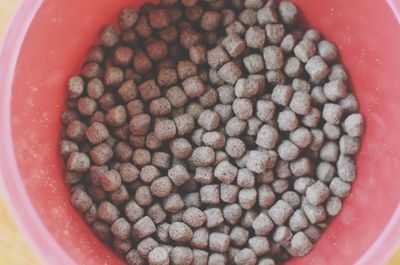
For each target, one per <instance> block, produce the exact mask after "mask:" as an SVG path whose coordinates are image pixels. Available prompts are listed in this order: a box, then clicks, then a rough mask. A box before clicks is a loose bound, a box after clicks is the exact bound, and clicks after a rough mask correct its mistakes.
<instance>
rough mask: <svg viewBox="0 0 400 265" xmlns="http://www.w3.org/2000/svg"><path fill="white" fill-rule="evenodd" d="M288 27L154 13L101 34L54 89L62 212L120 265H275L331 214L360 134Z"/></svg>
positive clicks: (221, 10)
mask: <svg viewBox="0 0 400 265" xmlns="http://www.w3.org/2000/svg"><path fill="white" fill-rule="evenodd" d="M300 13H301V12H300V11H299V10H298V9H297V7H296V6H295V5H294V4H293V3H291V2H290V1H286V0H283V1H276V0H207V1H199V0H161V1H160V4H144V5H143V6H142V7H141V8H140V10H139V11H136V10H135V9H133V8H131V7H126V8H123V9H122V10H121V11H120V13H119V15H118V18H117V23H110V24H107V25H105V26H103V28H102V29H101V30H100V32H99V34H98V43H97V44H94V46H93V47H91V48H90V50H89V52H88V55H87V58H86V61H85V62H84V63H83V65H82V68H81V71H80V73H77V74H75V75H74V76H72V77H71V78H70V79H69V80H68V82H67V84H66V89H67V93H66V95H67V97H68V99H67V110H66V111H65V112H64V113H63V115H62V126H63V132H64V133H63V136H62V140H61V142H60V152H61V155H62V158H63V160H64V163H65V174H64V179H65V182H66V184H67V185H69V187H70V194H71V197H70V198H71V204H72V205H73V206H74V207H75V208H76V209H77V210H78V211H79V212H80V213H81V214H82V216H83V218H84V220H85V221H86V223H87V224H88V225H90V226H91V228H92V229H93V232H94V234H95V235H96V236H97V237H98V238H99V239H100V240H102V241H104V242H105V243H106V244H109V245H110V246H111V247H113V248H114V249H115V251H116V253H117V254H118V255H121V256H124V257H125V259H126V262H127V263H128V264H143V265H145V264H150V265H167V264H176V265H191V264H192V265H203V264H204V265H206V264H210V265H222V264H236V265H253V264H254V265H255V264H260V265H273V264H281V263H282V262H284V261H285V260H286V259H288V258H290V257H292V256H304V255H306V254H307V253H308V252H310V251H311V249H312V247H313V244H314V243H315V242H316V241H317V240H318V239H319V237H320V236H321V233H322V232H323V229H324V228H325V227H326V226H327V224H328V223H329V221H330V220H331V218H333V217H334V216H336V215H338V214H339V212H340V210H341V209H342V207H345V205H342V200H343V199H344V198H345V197H347V196H348V195H349V193H350V190H351V184H352V183H353V182H354V180H355V178H356V175H357V172H356V164H355V161H356V160H355V155H356V154H357V153H358V151H359V150H360V147H361V137H362V135H363V132H364V130H365V122H364V119H363V116H362V115H361V114H360V113H358V111H359V105H358V102H357V99H356V97H355V95H354V94H353V93H352V91H351V89H350V87H349V83H348V79H349V76H348V74H347V72H346V70H345V68H344V66H343V65H341V64H340V62H339V61H338V58H339V52H340V51H339V49H338V48H337V47H336V46H335V44H334V43H333V42H331V41H329V40H325V39H324V38H323V35H322V34H321V33H320V32H318V31H317V30H315V29H308V30H306V31H302V29H301V28H300V22H299V21H300V20H299V14H300ZM114 25H115V26H114Z"/></svg>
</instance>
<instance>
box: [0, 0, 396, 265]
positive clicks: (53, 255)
mask: <svg viewBox="0 0 400 265" xmlns="http://www.w3.org/2000/svg"><path fill="white" fill-rule="evenodd" d="M44 1H45V0H23V1H22V2H21V4H20V6H19V8H18V10H17V12H16V13H15V15H14V18H13V19H12V22H11V24H10V25H9V27H8V30H7V32H6V34H5V35H4V39H3V43H2V44H1V46H0V62H2V63H1V64H0V87H1V88H2V89H0V124H1V125H2V126H0V157H1V159H0V191H1V194H2V195H3V198H4V201H5V203H6V205H7V208H8V210H9V212H10V214H11V216H12V217H13V220H14V221H15V222H16V224H17V226H18V228H19V230H20V231H21V232H22V234H23V235H24V236H25V237H26V239H27V241H28V243H29V246H30V247H31V248H32V249H33V250H34V251H35V253H36V254H38V256H39V258H40V259H41V261H43V262H44V263H45V264H60V265H74V264H77V263H76V262H75V261H74V260H73V259H72V258H71V257H70V256H69V255H68V254H67V253H66V252H65V251H64V249H63V248H62V247H61V246H60V244H59V243H58V242H57V240H55V238H54V237H53V236H52V235H51V234H50V232H49V231H48V229H47V228H46V226H45V225H44V223H43V222H42V220H41V218H40V217H39V215H38V213H37V212H36V210H35V208H34V206H33V205H32V203H31V201H30V199H29V197H28V194H27V192H26V190H25V188H24V183H23V181H22V178H21V174H20V172H19V169H18V165H17V162H16V156H15V152H14V148H13V141H12V139H13V138H12V126H11V96H12V87H13V73H14V70H15V67H16V65H17V62H18V58H19V51H20V49H21V47H22V45H23V42H24V39H25V36H26V34H27V32H28V30H29V27H30V25H31V23H32V21H33V19H34V17H35V15H36V13H37V12H38V10H39V9H40V7H41V5H42V4H43V2H44ZM385 2H386V4H388V6H389V7H390V9H391V10H392V12H393V14H394V16H395V17H396V20H397V21H398V22H399V25H400V1H397V0H385ZM5 176H13V181H8V179H9V178H6V177H5ZM399 243H400V204H399V205H398V207H397V209H396V211H395V212H394V213H393V215H392V217H391V219H390V220H389V222H388V223H387V225H386V226H385V228H384V230H383V231H382V233H381V234H380V235H379V237H378V238H377V239H376V240H375V241H374V243H373V244H372V245H371V246H370V247H369V248H368V250H367V251H366V252H365V253H364V254H363V255H362V256H361V257H360V258H359V259H358V261H357V262H356V263H355V264H356V265H373V264H383V263H384V262H385V261H387V260H388V258H389V257H390V256H391V255H393V253H394V252H395V250H396V249H397V248H398V247H400V245H399Z"/></svg>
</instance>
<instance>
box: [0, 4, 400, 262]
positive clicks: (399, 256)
mask: <svg viewBox="0 0 400 265" xmlns="http://www.w3.org/2000/svg"><path fill="white" fill-rule="evenodd" d="M19 2H20V1H19V0H0V42H1V40H2V37H3V36H4V33H5V32H6V28H7V26H8V23H9V20H10V18H11V17H12V15H13V14H14V12H15V10H16V8H17V6H18V4H19ZM0 264H2V265H3V264H4V265H42V263H41V262H40V260H39V258H38V257H37V256H36V255H35V253H34V252H33V251H32V250H31V248H30V247H29V245H28V244H27V242H26V241H25V239H24V237H23V236H22V234H21V233H20V232H19V231H18V228H17V227H16V225H15V223H14V222H13V220H12V218H11V216H10V214H9V212H8V210H7V208H6V206H5V204H4V201H3V199H2V198H1V197H0ZM387 265H400V251H397V253H396V255H395V256H394V257H393V258H392V259H391V260H390V261H389V262H388V263H387Z"/></svg>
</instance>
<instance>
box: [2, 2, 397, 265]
mask: <svg viewBox="0 0 400 265" xmlns="http://www.w3.org/2000/svg"><path fill="white" fill-rule="evenodd" d="M395 1H396V0H394V1H384V0H363V1H348V0H325V1H311V0H296V1H295V2H296V3H297V4H298V5H299V6H300V8H301V10H302V11H303V12H304V14H305V15H306V18H307V24H308V25H309V26H312V27H315V28H317V29H318V30H320V31H321V32H323V33H324V35H325V37H326V38H327V39H329V40H332V41H333V42H335V43H336V44H337V45H338V46H339V48H340V51H341V56H342V62H343V63H344V65H345V66H346V67H347V69H348V71H349V73H350V76H351V83H352V87H353V88H354V91H355V93H356V94H357V97H358V99H359V100H360V103H361V112H362V113H363V114H364V116H365V117H366V122H367V129H366V134H365V136H364V138H363V144H362V150H361V152H360V154H359V155H358V157H357V165H358V177H357V180H356V182H355V183H354V186H353V190H352V193H351V195H350V197H349V198H348V199H346V201H345V204H344V209H343V211H342V212H341V213H340V215H339V216H338V217H337V218H336V219H335V220H334V221H333V223H332V224H331V226H330V227H329V228H328V229H327V230H326V232H325V233H324V235H323V237H322V238H321V240H320V241H318V243H317V244H316V246H315V247H314V249H313V251H312V252H311V253H310V254H309V255H308V256H307V257H304V258H301V259H294V260H292V261H290V262H289V264H307V265H324V264H333V265H346V264H358V265H361V264H362V265H367V264H368V265H377V264H381V263H383V261H384V260H386V258H387V257H388V255H390V254H391V253H392V251H393V249H394V247H395V246H396V244H397V243H398V240H399V238H400V210H399V202H400V179H399V172H400V140H399V131H400V118H399V117H400V103H399V102H400V92H399V89H400V72H399V67H400V49H399V47H400V30H399V21H400V19H399V16H400V15H399V14H400V12H399V4H398V2H397V3H396V2H395ZM132 2H133V3H134V6H138V5H139V4H140V3H141V2H142V1H132V0H119V1H115V0H101V1H98V0H84V1H82V0H25V1H24V2H23V4H22V6H21V8H20V9H19V11H18V13H17V15H16V17H15V20H14V23H13V24H12V25H11V28H10V30H9V32H8V35H7V37H6V40H5V43H4V46H3V49H2V52H1V54H0V124H1V126H0V167H1V171H0V173H1V174H0V175H1V181H2V183H0V185H1V187H2V188H3V189H4V194H5V196H6V198H7V200H8V203H9V206H10V208H11V209H12V210H13V213H14V214H15V218H16V219H17V220H18V221H19V224H20V227H21V229H22V230H23V231H24V232H25V234H26V235H27V237H28V238H29V239H30V242H31V245H32V247H34V248H35V249H36V250H37V251H38V253H40V254H41V256H42V258H43V260H44V261H45V262H47V264H68V265H71V264H86V265H90V264H122V260H120V259H119V258H118V257H117V256H115V255H114V254H113V252H112V251H111V250H110V249H108V248H107V247H105V246H104V245H103V244H101V243H100V241H98V240H97V239H96V238H95V236H94V235H93V234H92V232H91V231H90V229H89V228H88V227H87V226H86V225H85V224H84V222H83V221H82V219H81V218H80V216H79V215H78V214H77V212H76V211H75V210H74V209H73V208H72V206H71V205H70V203H69V195H68V190H67V187H66V185H65V184H64V182H63V178H62V165H61V160H60V156H59V154H58V142H59V135H60V115H61V112H62V110H63V108H64V100H65V84H66V80H67V78H68V76H70V75H72V74H75V73H77V71H78V70H79V68H80V66H81V62H82V60H83V58H84V55H85V52H86V51H87V49H88V48H89V46H90V45H91V44H92V43H93V42H94V41H95V39H96V32H97V30H98V29H99V28H100V27H101V26H102V25H103V24H105V23H106V22H109V21H112V20H113V19H114V18H115V15H116V14H117V12H118V10H119V9H120V8H121V7H123V6H124V5H127V4H132Z"/></svg>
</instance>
